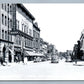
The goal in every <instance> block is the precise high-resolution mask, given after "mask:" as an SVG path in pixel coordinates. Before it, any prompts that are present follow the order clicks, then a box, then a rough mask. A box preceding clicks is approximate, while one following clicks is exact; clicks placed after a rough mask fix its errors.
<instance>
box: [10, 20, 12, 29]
mask: <svg viewBox="0 0 84 84" xmlns="http://www.w3.org/2000/svg"><path fill="white" fill-rule="evenodd" d="M10 28H12V19H10Z"/></svg>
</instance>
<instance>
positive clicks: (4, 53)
mask: <svg viewBox="0 0 84 84" xmlns="http://www.w3.org/2000/svg"><path fill="white" fill-rule="evenodd" d="M5 57H6V47H5V45H4V47H3V61H5Z"/></svg>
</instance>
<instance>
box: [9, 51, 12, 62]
mask: <svg viewBox="0 0 84 84" xmlns="http://www.w3.org/2000/svg"><path fill="white" fill-rule="evenodd" d="M8 61H9V62H10V63H11V62H12V55H11V52H10V51H9V57H8Z"/></svg>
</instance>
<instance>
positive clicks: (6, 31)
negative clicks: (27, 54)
mask: <svg viewBox="0 0 84 84" xmlns="http://www.w3.org/2000/svg"><path fill="white" fill-rule="evenodd" d="M7 37H8V35H7V31H5V40H7Z"/></svg>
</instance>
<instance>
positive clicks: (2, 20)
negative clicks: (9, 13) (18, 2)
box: [2, 14, 4, 25]
mask: <svg viewBox="0 0 84 84" xmlns="http://www.w3.org/2000/svg"><path fill="white" fill-rule="evenodd" d="M2 24H3V25H4V14H2Z"/></svg>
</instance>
